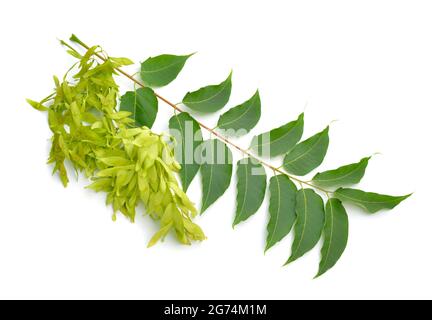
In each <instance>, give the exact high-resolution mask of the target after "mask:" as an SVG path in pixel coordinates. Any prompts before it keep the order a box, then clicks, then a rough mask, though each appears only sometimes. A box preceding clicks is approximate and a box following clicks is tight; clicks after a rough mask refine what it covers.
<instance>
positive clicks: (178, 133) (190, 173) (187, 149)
mask: <svg viewBox="0 0 432 320" xmlns="http://www.w3.org/2000/svg"><path fill="white" fill-rule="evenodd" d="M169 128H170V131H171V132H170V133H171V135H173V136H174V137H175V138H176V139H177V142H178V145H177V149H176V151H177V152H175V156H176V159H177V161H178V162H179V163H180V165H181V169H180V172H179V174H180V179H181V182H182V186H183V190H184V191H186V190H187V189H188V188H189V185H190V184H191V182H192V180H193V179H194V177H195V176H196V174H197V173H198V170H199V168H200V161H199V160H200V159H196V155H197V154H196V150H197V149H198V148H199V147H200V145H201V143H202V133H201V128H200V126H199V124H198V123H197V122H196V120H195V119H194V118H192V117H191V116H190V115H189V114H188V113H186V112H182V113H180V114H177V115H175V116H173V117H172V118H171V119H170V121H169Z"/></svg>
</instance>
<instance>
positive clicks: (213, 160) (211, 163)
mask: <svg viewBox="0 0 432 320" xmlns="http://www.w3.org/2000/svg"><path fill="white" fill-rule="evenodd" d="M201 148H202V153H201V155H202V164H201V178H202V186H203V198H202V207H201V214H202V213H204V212H205V211H206V210H207V209H208V208H209V207H210V206H211V205H212V204H213V203H214V202H215V201H216V200H217V199H219V198H220V197H221V196H222V195H223V194H224V193H225V191H226V190H227V189H228V187H229V185H230V183H231V176H232V169H233V165H232V153H231V150H229V148H228V147H227V146H226V144H224V143H223V142H221V141H219V140H217V139H212V140H207V141H205V142H204V143H203V144H202V146H201Z"/></svg>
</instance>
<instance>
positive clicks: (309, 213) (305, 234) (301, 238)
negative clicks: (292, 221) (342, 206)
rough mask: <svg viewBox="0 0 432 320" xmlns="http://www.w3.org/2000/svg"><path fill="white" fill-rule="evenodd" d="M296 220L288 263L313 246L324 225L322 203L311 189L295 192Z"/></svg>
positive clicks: (319, 236)
mask: <svg viewBox="0 0 432 320" xmlns="http://www.w3.org/2000/svg"><path fill="white" fill-rule="evenodd" d="M296 213H297V222H296V225H295V228H294V229H295V237H294V242H293V245H292V250H291V257H290V258H289V259H288V261H287V263H286V264H289V263H291V262H293V261H295V260H297V259H298V258H300V257H302V256H303V255H304V254H305V253H307V252H309V251H310V250H312V249H313V247H315V245H316V244H317V243H318V241H319V239H320V238H321V233H322V230H323V227H324V216H325V213H324V203H323V200H322V199H321V197H320V196H319V195H317V194H316V193H315V191H313V190H312V189H301V190H299V192H298V193H297V203H296Z"/></svg>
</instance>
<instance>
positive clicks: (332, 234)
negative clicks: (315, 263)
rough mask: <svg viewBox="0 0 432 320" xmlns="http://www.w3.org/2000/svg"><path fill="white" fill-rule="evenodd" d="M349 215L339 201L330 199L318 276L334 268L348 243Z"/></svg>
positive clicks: (326, 213) (326, 211) (326, 209)
mask: <svg viewBox="0 0 432 320" xmlns="http://www.w3.org/2000/svg"><path fill="white" fill-rule="evenodd" d="M348 226H349V223H348V215H347V213H346V211H345V208H344V207H343V205H342V203H341V202H340V201H339V200H338V199H334V198H333V199H329V201H327V205H326V208H325V224H324V243H323V246H322V249H321V262H320V266H319V271H318V274H317V276H316V278H318V277H319V276H321V275H323V274H324V273H326V272H327V271H328V270H330V269H331V268H333V266H334V265H335V264H336V262H337V261H338V260H339V258H340V257H341V256H342V254H343V252H344V251H345V248H346V246H347V243H348Z"/></svg>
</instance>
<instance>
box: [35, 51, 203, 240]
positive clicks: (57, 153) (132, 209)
mask: <svg viewBox="0 0 432 320" xmlns="http://www.w3.org/2000/svg"><path fill="white" fill-rule="evenodd" d="M69 53H70V54H72V55H73V56H74V57H76V58H78V59H79V62H78V63H77V64H76V66H74V67H73V68H71V70H75V67H77V69H78V71H77V73H76V74H75V75H74V76H73V79H74V80H73V81H72V82H69V81H68V74H69V72H70V71H69V72H68V74H66V76H65V77H64V79H63V81H62V82H60V80H59V79H58V78H56V77H54V82H55V92H54V93H53V94H52V95H50V96H49V97H47V98H45V99H44V100H42V101H41V102H35V101H32V100H28V102H29V104H30V105H31V106H33V107H34V108H35V109H37V110H39V111H45V112H48V123H49V127H50V129H51V131H52V133H53V136H52V147H51V152H50V157H49V160H48V163H52V164H53V165H54V172H58V173H59V176H60V179H61V181H62V183H63V184H64V186H67V184H68V182H69V179H68V173H67V169H66V165H65V162H66V161H68V162H69V163H70V164H72V166H73V168H74V169H75V171H76V172H82V173H84V174H85V176H86V177H88V178H90V179H91V180H93V184H91V185H90V186H89V188H90V189H93V190H95V191H98V192H101V191H103V192H106V193H107V204H109V205H112V207H113V209H114V215H113V218H114V219H115V217H116V213H117V212H121V213H122V214H123V215H124V216H126V217H127V218H128V219H130V220H131V221H132V222H133V221H135V216H136V211H137V207H138V206H139V205H140V203H143V204H144V207H145V209H146V212H147V213H148V214H149V215H150V216H151V217H152V218H153V219H155V220H160V223H161V229H160V230H159V231H158V232H157V233H156V234H155V235H154V236H153V238H152V239H151V241H150V243H149V246H152V245H154V244H156V243H157V242H158V241H159V240H160V239H163V238H165V236H166V235H167V234H168V233H169V232H170V231H171V230H173V231H174V232H175V234H176V236H177V239H178V240H179V241H180V242H181V243H183V244H190V243H191V241H193V240H199V241H201V240H204V239H205V235H204V233H203V232H202V230H201V228H200V227H199V226H198V225H196V224H194V223H193V222H192V220H191V219H192V218H193V217H194V216H195V215H196V209H195V207H194V204H193V203H192V202H191V201H190V200H189V198H188V197H187V195H186V194H185V193H184V192H183V190H182V189H181V188H180V187H179V184H178V181H177V179H176V176H175V173H176V172H177V171H178V170H179V169H180V166H179V164H178V163H177V162H176V161H175V159H174V154H173V147H172V144H173V141H172V139H171V138H170V137H167V136H165V135H159V134H155V133H153V132H152V131H151V130H150V129H148V128H146V127H141V128H133V127H132V126H131V125H132V124H133V122H134V121H133V120H132V119H131V118H130V115H131V113H129V112H125V111H117V105H118V93H119V87H118V86H117V84H116V82H115V80H114V76H115V75H116V72H115V69H116V68H118V67H120V66H123V65H128V64H131V63H132V62H131V61H130V60H128V59H125V58H107V60H106V61H105V62H103V63H98V62H97V61H96V60H95V59H94V54H95V53H99V54H101V53H102V52H101V51H100V49H99V47H92V48H91V49H89V50H88V51H87V53H86V54H85V55H83V56H81V55H79V54H78V53H77V52H75V51H70V52H69Z"/></svg>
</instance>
